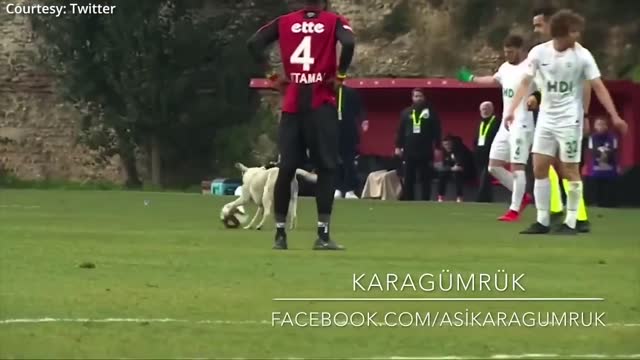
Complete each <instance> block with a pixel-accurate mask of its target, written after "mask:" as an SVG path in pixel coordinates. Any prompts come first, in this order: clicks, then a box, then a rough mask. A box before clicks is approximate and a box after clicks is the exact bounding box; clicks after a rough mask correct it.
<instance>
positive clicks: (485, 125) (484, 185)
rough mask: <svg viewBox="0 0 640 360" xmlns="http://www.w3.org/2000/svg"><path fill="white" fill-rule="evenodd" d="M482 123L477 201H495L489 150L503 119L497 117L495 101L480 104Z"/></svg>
mask: <svg viewBox="0 0 640 360" xmlns="http://www.w3.org/2000/svg"><path fill="white" fill-rule="evenodd" d="M480 116H481V117H482V118H481V119H480V125H479V128H478V134H477V135H478V136H477V137H476V151H475V156H476V169H478V174H479V179H478V181H479V185H480V186H479V188H478V196H477V199H476V201H477V202H491V201H493V191H492V188H491V174H490V173H489V151H490V150H491V144H493V139H494V138H495V137H496V134H497V133H498V130H500V123H501V120H500V119H498V118H496V114H495V111H494V107H493V103H492V102H490V101H485V102H483V103H482V104H480Z"/></svg>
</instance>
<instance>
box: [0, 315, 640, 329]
mask: <svg viewBox="0 0 640 360" xmlns="http://www.w3.org/2000/svg"><path fill="white" fill-rule="evenodd" d="M37 323H186V324H205V325H207V324H208V325H271V324H272V323H271V321H269V320H221V319H212V320H188V319H173V318H103V319H91V318H54V317H44V318H16V319H3V320H0V325H9V324H37ZM276 325H278V323H276ZM379 325H384V324H379ZM601 327H602V326H601ZM604 327H640V323H621V322H615V323H607V324H605V326H604Z"/></svg>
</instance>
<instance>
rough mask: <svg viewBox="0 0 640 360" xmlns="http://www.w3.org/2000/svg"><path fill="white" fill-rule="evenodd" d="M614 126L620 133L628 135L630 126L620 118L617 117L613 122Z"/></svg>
mask: <svg viewBox="0 0 640 360" xmlns="http://www.w3.org/2000/svg"><path fill="white" fill-rule="evenodd" d="M611 122H612V123H613V126H614V127H615V128H616V129H618V131H619V132H620V133H621V134H622V135H625V134H626V133H627V129H628V128H629V126H628V125H627V122H626V121H624V120H622V118H621V117H620V116H617V115H616V116H615V117H614V118H613V119H612V121H611Z"/></svg>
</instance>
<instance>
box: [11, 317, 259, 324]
mask: <svg viewBox="0 0 640 360" xmlns="http://www.w3.org/2000/svg"><path fill="white" fill-rule="evenodd" d="M65 322H68V323H190V324H211V325H268V324H271V322H270V321H267V320H187V319H172V318H149V319H146V318H105V319H90V318H52V317H45V318H38V319H5V320H0V324H35V323H65Z"/></svg>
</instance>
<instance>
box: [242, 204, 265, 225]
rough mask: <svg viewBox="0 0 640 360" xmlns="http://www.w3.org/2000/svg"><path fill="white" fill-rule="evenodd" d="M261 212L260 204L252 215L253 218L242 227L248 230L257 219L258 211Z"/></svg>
mask: <svg viewBox="0 0 640 360" xmlns="http://www.w3.org/2000/svg"><path fill="white" fill-rule="evenodd" d="M261 212H262V206H258V210H256V214H255V215H253V218H252V219H251V222H249V225H247V226H245V227H244V229H245V230H249V229H251V228H252V227H253V224H254V223H255V222H256V221H258V216H260V213H261Z"/></svg>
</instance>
